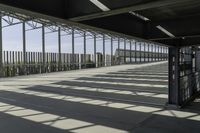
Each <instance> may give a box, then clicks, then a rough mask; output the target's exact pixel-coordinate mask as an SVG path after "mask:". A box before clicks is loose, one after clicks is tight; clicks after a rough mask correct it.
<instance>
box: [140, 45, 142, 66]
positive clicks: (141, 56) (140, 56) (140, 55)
mask: <svg viewBox="0 0 200 133" xmlns="http://www.w3.org/2000/svg"><path fill="white" fill-rule="evenodd" d="M141 50H142V43H141V42H140V50H139V51H140V63H141V62H142V51H141Z"/></svg>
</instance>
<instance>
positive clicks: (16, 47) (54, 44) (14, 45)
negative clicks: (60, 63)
mask: <svg viewBox="0 0 200 133" xmlns="http://www.w3.org/2000/svg"><path fill="white" fill-rule="evenodd" d="M15 21H17V20H15ZM4 25H7V23H5V22H4V21H3V26H4ZM26 28H27V29H29V28H30V27H29V26H28V25H26ZM46 30H47V31H48V29H46ZM62 34H65V33H64V32H62ZM78 36H80V35H75V37H78ZM41 37H42V32H41V29H36V30H32V31H27V32H26V45H27V51H32V52H40V51H42V38H41ZM88 38H91V37H88ZM71 41H72V40H71V36H70V35H68V36H62V38H61V42H62V46H61V50H62V53H71V51H72V47H71ZM45 42H46V52H58V33H57V32H54V33H51V34H46V38H45ZM93 42H94V41H93V39H87V53H93V49H94V46H93ZM109 44H110V40H107V41H106V54H109V53H110V51H111V46H110V45H109ZM113 44H114V45H113V48H114V51H115V50H116V49H117V47H118V44H117V42H116V41H114V42H113ZM123 44H124V42H121V46H120V48H122V49H123V48H124V46H123ZM129 47H130V45H129V43H128V45H127V49H129ZM132 48H133V49H134V45H133V47H132ZM137 49H139V47H138V48H137ZM143 49H144V47H143V46H142V50H143ZM3 50H4V51H22V24H18V25H14V26H10V27H6V28H3ZM97 52H101V53H102V52H103V42H102V40H99V39H97ZM75 53H83V37H80V38H76V39H75Z"/></svg>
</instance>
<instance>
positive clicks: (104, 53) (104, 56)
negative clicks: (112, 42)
mask: <svg viewBox="0 0 200 133" xmlns="http://www.w3.org/2000/svg"><path fill="white" fill-rule="evenodd" d="M103 66H104V67H105V66H106V50H105V35H103Z"/></svg>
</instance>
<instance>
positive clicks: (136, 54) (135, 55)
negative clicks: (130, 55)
mask: <svg viewBox="0 0 200 133" xmlns="http://www.w3.org/2000/svg"><path fill="white" fill-rule="evenodd" d="M135 62H137V42H135Z"/></svg>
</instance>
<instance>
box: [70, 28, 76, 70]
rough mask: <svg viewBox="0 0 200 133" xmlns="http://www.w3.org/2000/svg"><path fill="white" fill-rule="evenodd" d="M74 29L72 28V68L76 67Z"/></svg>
mask: <svg viewBox="0 0 200 133" xmlns="http://www.w3.org/2000/svg"><path fill="white" fill-rule="evenodd" d="M74 35H75V34H74V29H73V28H72V60H71V61H72V62H71V63H72V69H73V70H74V69H75V57H74V43H75V38H74Z"/></svg>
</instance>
